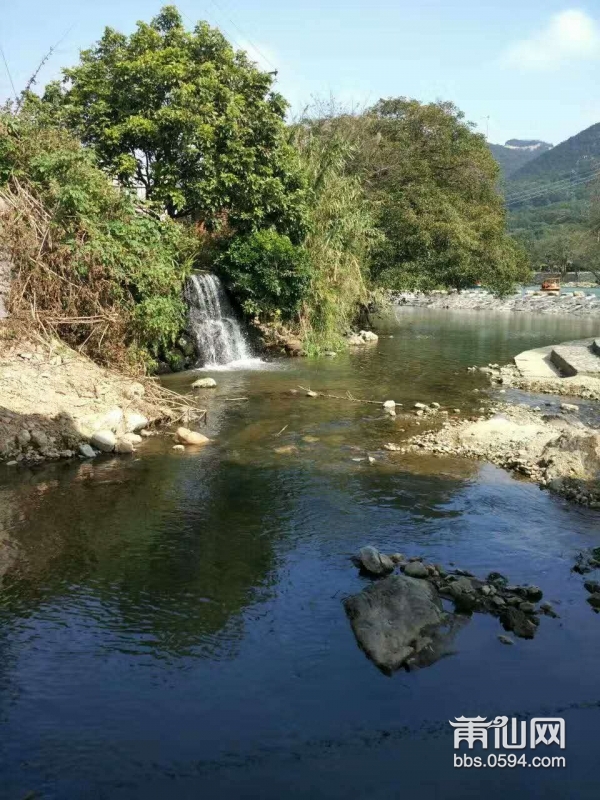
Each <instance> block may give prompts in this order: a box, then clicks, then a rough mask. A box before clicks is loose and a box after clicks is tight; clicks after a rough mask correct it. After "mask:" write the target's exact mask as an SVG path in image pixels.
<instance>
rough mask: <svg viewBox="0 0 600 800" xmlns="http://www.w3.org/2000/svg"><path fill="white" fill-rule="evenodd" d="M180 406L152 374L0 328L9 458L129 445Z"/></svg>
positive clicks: (1, 435) (1, 416)
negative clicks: (113, 366)
mask: <svg viewBox="0 0 600 800" xmlns="http://www.w3.org/2000/svg"><path fill="white" fill-rule="evenodd" d="M179 413H180V409H176V408H175V401H171V400H170V398H168V397H167V395H166V393H163V392H162V390H161V389H160V387H159V386H157V385H156V384H154V383H153V382H146V385H144V384H143V383H141V382H139V381H135V380H133V379H131V378H128V377H126V376H123V375H119V374H118V373H115V372H111V371H109V370H106V369H103V368H102V367H99V366H98V365H97V364H94V363H93V362H92V361H90V360H89V359H87V358H85V357H83V356H81V355H79V354H78V353H76V352H75V351H73V350H71V349H70V348H68V347H66V346H65V345H64V344H62V343H60V342H57V341H53V342H42V341H38V342H37V343H35V342H31V341H26V340H24V339H22V338H20V339H19V338H14V336H13V334H11V333H10V332H9V331H8V330H7V329H6V328H0V461H4V462H6V463H7V464H8V465H11V466H12V465H16V464H19V463H20V462H24V463H32V464H35V463H37V462H41V461H46V460H56V459H60V458H73V457H81V458H93V457H94V456H96V455H98V453H113V452H114V453H119V454H125V453H133V452H134V450H135V448H136V446H138V445H140V444H141V443H142V441H143V438H144V437H145V436H148V435H150V431H149V430H148V426H150V425H153V424H158V423H161V422H171V421H174V419H175V418H176V417H177V416H178V414H179ZM190 413H192V414H193V409H190Z"/></svg>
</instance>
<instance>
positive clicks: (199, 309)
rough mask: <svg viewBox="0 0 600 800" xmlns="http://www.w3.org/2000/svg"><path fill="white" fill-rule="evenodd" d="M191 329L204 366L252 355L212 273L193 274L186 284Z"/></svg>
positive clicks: (221, 287) (214, 365)
mask: <svg viewBox="0 0 600 800" xmlns="http://www.w3.org/2000/svg"><path fill="white" fill-rule="evenodd" d="M185 294H186V300H187V303H188V308H189V312H188V313H189V319H190V331H191V333H192V334H193V336H194V339H195V342H196V348H197V350H198V354H199V356H200V362H201V364H202V365H203V366H204V367H216V366H224V365H226V364H230V363H231V362H235V361H248V360H249V359H251V358H252V354H251V352H250V348H249V347H248V342H247V341H246V339H245V337H244V334H243V333H242V329H241V328H240V324H239V322H238V320H237V319H236V316H235V313H234V311H233V309H232V307H231V304H230V302H229V300H228V298H227V295H226V294H225V290H224V289H223V286H222V285H221V281H220V280H219V279H218V278H217V276H216V275H214V274H213V273H211V272H202V273H195V274H194V275H192V276H191V277H190V278H189V280H188V282H187V284H186V290H185Z"/></svg>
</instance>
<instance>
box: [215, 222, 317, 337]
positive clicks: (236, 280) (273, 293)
mask: <svg viewBox="0 0 600 800" xmlns="http://www.w3.org/2000/svg"><path fill="white" fill-rule="evenodd" d="M217 266H218V269H219V271H220V272H221V274H222V275H223V277H224V279H225V282H226V284H227V287H228V288H229V290H230V291H231V292H232V294H233V295H234V296H235V297H236V299H237V300H238V302H239V303H240V304H241V306H242V309H243V310H244V312H245V313H246V314H248V315H251V316H258V317H263V318H266V319H267V320H272V319H277V320H279V319H281V320H282V321H289V320H293V319H294V318H295V317H296V316H297V314H298V312H299V310H300V307H301V304H302V301H303V299H304V298H305V296H306V292H307V288H308V286H309V284H310V269H309V259H308V255H307V253H306V251H305V250H304V249H303V248H301V247H299V246H297V245H294V244H292V242H291V241H290V239H289V238H288V237H287V236H283V235H281V234H279V233H277V231H275V230H273V229H269V230H262V231H257V232H255V233H252V234H250V235H249V236H246V237H241V236H240V237H237V238H234V239H233V240H231V241H230V242H229V245H228V247H227V248H226V250H225V251H224V252H223V253H222V254H221V256H220V258H219V259H218V260H217Z"/></svg>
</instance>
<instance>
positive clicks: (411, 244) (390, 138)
mask: <svg viewBox="0 0 600 800" xmlns="http://www.w3.org/2000/svg"><path fill="white" fill-rule="evenodd" d="M363 129H364V130H363V134H362V137H363V141H364V145H363V147H362V151H361V156H362V158H361V164H360V167H361V168H362V170H363V171H364V174H365V180H366V181H367V185H368V186H369V191H370V195H371V197H372V198H373V201H374V202H375V203H376V204H377V207H378V213H379V217H378V222H379V226H380V229H381V231H382V233H383V234H384V238H383V240H382V242H381V244H380V246H379V248H378V251H377V252H376V254H375V255H374V258H373V267H372V276H373V279H374V281H375V282H376V283H378V284H381V285H384V286H387V287H389V288H418V289H423V290H428V289H433V288H438V287H455V288H459V289H460V288H465V287H468V286H472V285H473V284H475V283H477V282H481V283H483V284H484V285H486V286H488V287H490V288H492V289H493V290H495V291H500V292H504V291H507V290H508V288H510V286H511V285H512V284H513V283H514V282H517V281H520V280H524V279H526V277H527V272H528V270H527V263H526V258H525V255H524V253H523V251H522V250H521V248H520V247H519V246H517V245H516V244H515V243H514V242H513V241H512V240H511V239H510V238H509V237H508V236H507V235H506V233H505V213H504V209H503V205H502V200H501V198H500V196H499V195H498V193H497V191H496V183H497V178H498V166H497V164H496V163H495V161H494V159H493V157H492V155H491V153H490V151H489V149H488V147H487V144H486V142H485V139H484V138H483V137H482V136H481V135H479V134H476V133H474V132H473V129H472V125H471V124H469V123H465V122H464V121H463V115H462V113H461V112H460V111H458V109H457V108H456V107H455V106H454V105H453V104H452V103H441V102H440V103H430V104H428V105H422V104H420V103H418V102H417V101H415V100H406V99H404V98H397V99H391V100H381V101H380V102H379V103H377V105H376V106H375V107H374V108H373V109H372V110H371V111H370V112H369V113H368V114H367V115H366V117H365V119H364V121H363Z"/></svg>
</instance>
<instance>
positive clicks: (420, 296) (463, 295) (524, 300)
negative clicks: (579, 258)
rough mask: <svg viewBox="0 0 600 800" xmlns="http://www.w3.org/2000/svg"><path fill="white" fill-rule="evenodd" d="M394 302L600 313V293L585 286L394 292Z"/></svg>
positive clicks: (468, 308)
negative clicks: (502, 293) (499, 292)
mask: <svg viewBox="0 0 600 800" xmlns="http://www.w3.org/2000/svg"><path fill="white" fill-rule="evenodd" d="M390 299H391V302H392V304H393V305H397V306H414V307H418V308H440V309H448V310H451V311H505V312H512V311H520V312H523V311H526V312H530V313H536V314H569V315H571V316H577V317H583V316H589V315H592V314H599V315H600V295H597V294H594V293H592V292H586V291H584V290H573V291H570V290H569V291H567V292H564V291H563V292H561V293H560V294H549V293H547V292H528V293H525V294H522V293H519V294H512V295H508V296H507V297H496V296H495V295H493V294H491V293H490V292H487V291H485V290H483V289H470V290H465V291H462V292H446V291H434V292H428V293H425V292H395V293H393V294H392V295H391V296H390Z"/></svg>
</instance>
